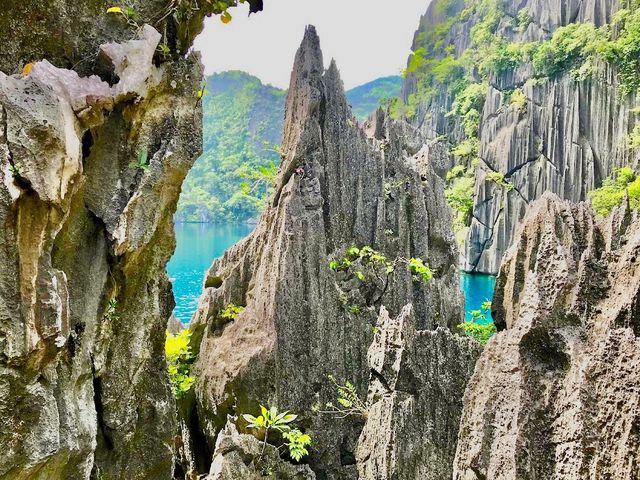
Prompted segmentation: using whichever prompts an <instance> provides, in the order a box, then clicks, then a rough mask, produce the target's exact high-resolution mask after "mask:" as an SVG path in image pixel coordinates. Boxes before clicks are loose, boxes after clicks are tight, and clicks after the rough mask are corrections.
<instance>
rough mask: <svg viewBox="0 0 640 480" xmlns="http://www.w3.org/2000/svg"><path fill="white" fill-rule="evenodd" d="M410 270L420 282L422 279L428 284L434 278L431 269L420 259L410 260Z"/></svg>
mask: <svg viewBox="0 0 640 480" xmlns="http://www.w3.org/2000/svg"><path fill="white" fill-rule="evenodd" d="M409 270H410V271H411V273H412V274H413V275H414V276H415V277H416V279H418V280H419V279H422V280H424V281H425V282H428V281H429V280H431V279H432V278H433V273H432V272H431V269H430V268H429V267H427V266H426V265H425V264H424V262H423V261H422V259H420V258H412V259H410V260H409Z"/></svg>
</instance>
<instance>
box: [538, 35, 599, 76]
mask: <svg viewBox="0 0 640 480" xmlns="http://www.w3.org/2000/svg"><path fill="white" fill-rule="evenodd" d="M607 36H608V34H607V29H606V27H605V28H596V26H595V25H593V24H592V23H571V24H569V25H567V26H564V27H560V28H558V29H557V30H556V31H555V32H553V35H552V37H551V39H550V40H549V41H546V42H543V43H542V44H541V45H540V46H539V47H538V48H537V50H536V52H535V53H534V54H533V67H534V69H535V71H536V74H537V75H538V76H543V77H555V76H557V75H559V74H561V73H565V72H570V73H571V75H572V76H574V78H577V79H584V78H587V77H588V76H589V75H590V74H591V68H592V63H593V61H594V57H595V55H596V54H597V53H598V52H599V51H601V49H602V46H603V44H604V42H605V41H606V39H607Z"/></svg>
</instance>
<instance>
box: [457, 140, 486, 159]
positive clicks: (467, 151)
mask: <svg viewBox="0 0 640 480" xmlns="http://www.w3.org/2000/svg"><path fill="white" fill-rule="evenodd" d="M479 148H480V140H478V139H477V138H476V137H472V138H467V139H466V140H463V141H462V142H461V143H459V144H458V145H456V146H455V147H453V148H452V149H451V153H452V154H453V155H454V156H456V157H458V158H465V157H467V158H475V157H477V156H478V149H479Z"/></svg>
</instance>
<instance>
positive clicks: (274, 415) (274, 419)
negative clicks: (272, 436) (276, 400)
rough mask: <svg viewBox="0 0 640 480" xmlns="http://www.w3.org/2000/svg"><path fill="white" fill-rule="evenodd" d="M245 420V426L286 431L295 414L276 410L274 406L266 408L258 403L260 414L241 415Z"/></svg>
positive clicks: (289, 428) (295, 416)
mask: <svg viewBox="0 0 640 480" xmlns="http://www.w3.org/2000/svg"><path fill="white" fill-rule="evenodd" d="M242 418H244V419H245V420H246V421H247V428H255V429H264V430H266V431H270V430H275V431H278V432H286V431H289V430H291V427H290V426H289V424H290V423H291V422H293V421H294V420H295V419H296V418H298V416H297V415H294V414H292V413H289V412H281V413H280V412H278V409H277V408H276V407H271V408H266V407H263V406H262V405H260V415H259V416H257V417H254V416H253V415H249V414H244V415H242Z"/></svg>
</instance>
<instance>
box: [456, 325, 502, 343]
mask: <svg viewBox="0 0 640 480" xmlns="http://www.w3.org/2000/svg"><path fill="white" fill-rule="evenodd" d="M459 327H460V328H461V329H462V331H463V332H464V333H465V335H467V336H468V337H471V338H474V339H475V340H477V341H478V342H480V343H481V344H482V345H486V344H487V342H488V341H489V339H490V338H491V337H492V336H494V335H495V334H496V332H497V330H496V326H495V325H494V323H493V322H490V323H475V322H464V323H462V324H460V325H459Z"/></svg>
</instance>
